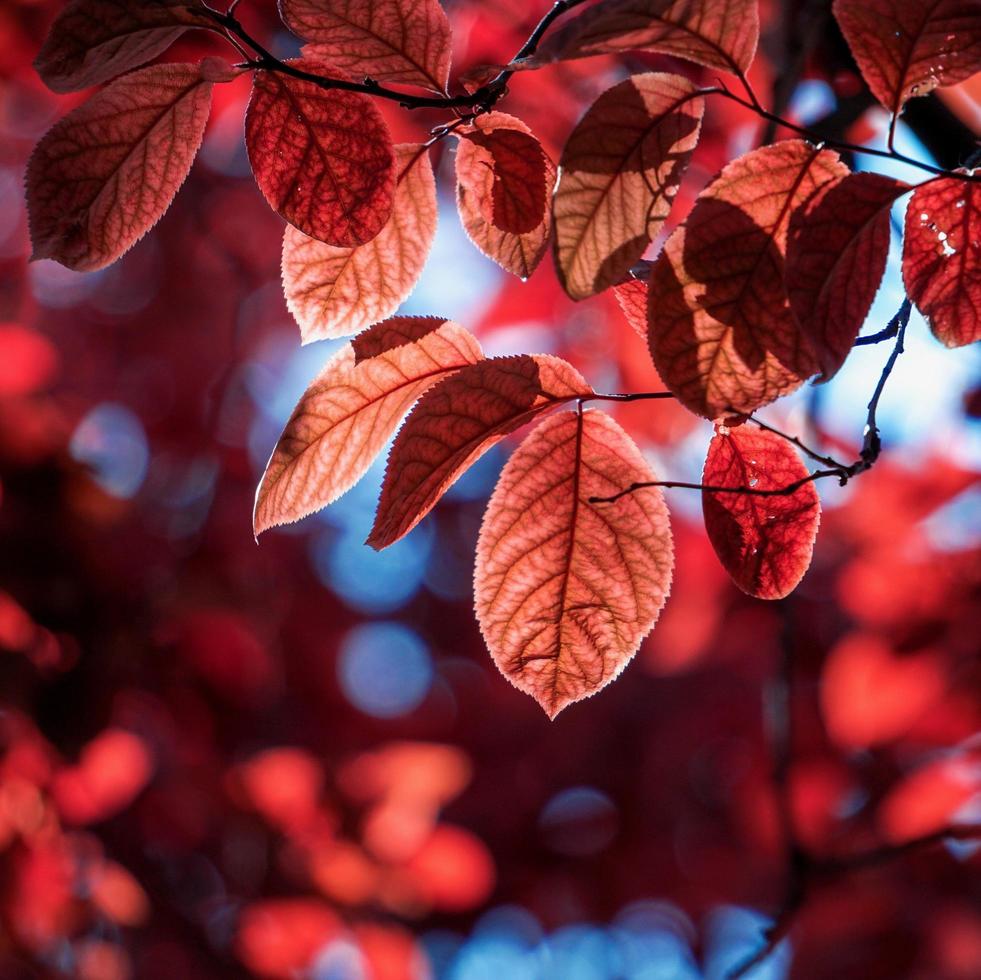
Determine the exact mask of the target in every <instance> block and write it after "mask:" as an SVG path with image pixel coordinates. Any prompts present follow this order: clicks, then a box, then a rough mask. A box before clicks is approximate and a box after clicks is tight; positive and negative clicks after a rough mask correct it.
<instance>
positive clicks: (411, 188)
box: [283, 143, 437, 343]
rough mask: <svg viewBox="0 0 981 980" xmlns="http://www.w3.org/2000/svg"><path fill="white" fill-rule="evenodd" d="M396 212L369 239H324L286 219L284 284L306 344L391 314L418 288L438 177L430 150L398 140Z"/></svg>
mask: <svg viewBox="0 0 981 980" xmlns="http://www.w3.org/2000/svg"><path fill="white" fill-rule="evenodd" d="M395 157H396V161H397V166H398V168H399V178H398V183H397V184H396V186H395V200H394V204H393V206H392V214H391V217H390V218H389V219H388V222H387V224H386V225H385V226H384V228H382V230H381V231H380V232H379V233H378V234H377V235H376V236H375V237H374V238H372V239H371V241H369V242H365V244H364V245H356V246H354V247H352V248H344V247H342V246H339V245H326V244H324V243H323V242H319V241H317V239H315V238H311V237H310V236H309V235H305V234H304V233H303V232H302V231H300V230H299V229H298V228H294V227H293V226H292V225H288V226H287V228H286V233H285V235H284V237H283V291H284V292H285V294H286V304H287V305H288V306H289V308H290V312H291V313H292V314H293V316H294V317H296V322H297V323H298V324H299V325H300V335H301V336H302V338H303V342H304V343H308V342H309V341H311V340H320V339H322V338H324V337H343V336H346V335H347V334H352V333H356V332H357V331H359V330H362V329H364V327H366V326H368V325H369V324H371V323H376V322H377V321H379V320H382V319H384V318H385V317H387V316H391V314H393V313H394V312H395V311H396V310H397V309H398V308H399V306H400V305H401V304H402V302H403V301H404V300H405V298H406V297H407V296H408V295H409V293H410V292H412V288H413V287H414V286H415V284H416V281H417V280H418V278H419V275H420V273H421V272H422V268H423V266H424V265H425V264H426V258H427V256H428V255H429V249H430V247H431V246H432V243H433V237H434V236H435V234H436V217H437V203H436V181H435V180H434V178H433V168H432V164H431V163H430V161H429V154H428V152H427V151H426V150H425V149H423V147H421V146H420V145H418V144H415V143H408V144H402V145H400V146H397V147H395Z"/></svg>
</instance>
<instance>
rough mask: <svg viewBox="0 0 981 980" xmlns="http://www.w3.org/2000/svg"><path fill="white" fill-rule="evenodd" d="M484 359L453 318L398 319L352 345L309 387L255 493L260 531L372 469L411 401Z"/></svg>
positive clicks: (322, 502)
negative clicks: (438, 382)
mask: <svg viewBox="0 0 981 980" xmlns="http://www.w3.org/2000/svg"><path fill="white" fill-rule="evenodd" d="M481 357H482V354H481V352H480V346H479V344H478V343H477V341H476V340H475V339H474V338H473V337H472V336H471V335H470V334H469V333H468V332H467V331H466V330H464V329H463V327H461V326H458V325H457V324H455V323H453V322H452V321H450V320H438V319H436V318H428V317H398V318H396V319H394V320H386V321H384V322H383V323H378V324H376V325H375V326H373V327H371V328H370V329H369V330H368V331H366V332H365V333H363V334H361V336H359V337H358V338H357V339H356V340H355V341H354V343H353V344H345V345H344V347H342V348H341V350H340V351H338V352H337V353H336V354H335V355H334V356H333V357H332V358H331V359H330V360H329V361H328V362H327V365H326V366H325V367H324V369H323V371H321V372H320V374H319V375H318V376H317V377H316V378H315V379H314V381H313V383H312V384H311V385H310V387H309V388H307V390H306V392H305V393H304V394H303V397H302V398H301V399H300V401H299V404H298V405H297V406H296V408H295V409H294V410H293V414H292V416H291V417H290V420H289V422H287V423H286V428H285V429H284V430H283V434H282V435H281V436H280V437H279V442H278V443H277V444H276V448H275V449H274V450H273V454H272V456H271V457H270V460H269V463H268V465H267V466H266V472H265V473H264V474H263V477H262V482H261V483H260V484H259V489H258V491H257V493H256V503H255V514H254V516H253V527H254V529H255V533H256V535H259V534H261V533H262V532H263V531H265V530H267V529H268V528H270V527H275V526H276V525H278V524H290V523H292V522H293V521H298V520H299V519H300V518H301V517H305V516H306V515H307V514H312V513H313V512H314V511H316V510H320V508H321V507H326V506H327V504H329V503H332V502H333V501H334V500H336V499H337V498H338V497H339V496H341V494H343V493H346V492H347V491H348V490H349V489H350V488H351V487H352V486H354V484H355V483H357V481H358V480H360V479H361V477H362V476H363V475H364V474H365V472H366V471H367V469H368V467H369V466H371V463H372V461H373V460H374V458H375V457H376V456H377V455H378V453H380V452H381V450H382V448H383V447H384V445H385V443H386V441H387V440H388V438H389V436H391V434H392V433H393V432H394V431H395V429H396V427H397V426H398V424H399V422H400V421H401V419H402V417H403V416H404V415H405V413H406V412H407V411H408V410H409V407H410V406H411V405H412V403H413V402H414V401H415V400H416V399H417V398H418V397H419V396H420V395H421V394H422V393H423V392H424V391H425V390H426V389H427V388H429V387H430V386H432V385H433V384H434V383H436V382H437V381H439V380H440V379H442V378H443V377H445V376H446V375H447V374H450V373H452V372H454V371H456V370H458V369H459V368H462V367H464V366H465V365H468V364H474V363H476V362H477V361H479V360H480V359H481Z"/></svg>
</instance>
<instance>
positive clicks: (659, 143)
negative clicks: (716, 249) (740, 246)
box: [553, 72, 704, 300]
mask: <svg viewBox="0 0 981 980" xmlns="http://www.w3.org/2000/svg"><path fill="white" fill-rule="evenodd" d="M697 91H698V90H697V89H696V88H695V86H694V85H692V83H691V82H689V81H687V80H686V79H684V78H682V77H681V76H679V75H666V74H661V73H655V72H652V73H649V74H646V75H633V76H631V77H630V78H628V79H627V80H626V81H624V82H621V83H620V84H619V85H615V86H614V87H613V88H611V89H609V90H607V91H606V92H604V93H603V94H602V95H601V96H600V97H599V98H598V99H597V100H596V102H594V103H593V105H592V106H591V107H590V109H589V111H588V112H587V113H586V115H585V116H584V117H583V118H582V120H580V122H579V124H578V125H577V126H576V128H575V129H574V130H573V131H572V135H571V136H570V137H569V140H568V142H567V143H566V145H565V149H564V150H563V151H562V159H561V160H560V161H559V167H560V169H561V173H562V179H561V180H560V181H559V186H558V189H557V190H556V193H555V200H554V206H553V211H554V218H555V265H556V269H557V271H558V275H559V280H560V281H561V283H562V286H563V288H564V289H565V291H566V292H567V293H568V294H569V296H571V297H572V298H573V299H577V300H578V299H585V298H586V297H587V296H592V295H594V294H595V293H598V292H601V291H602V290H604V289H606V288H607V287H609V286H612V285H614V284H615V283H617V282H619V281H620V280H621V279H623V277H624V275H625V274H626V272H627V270H628V269H629V268H630V267H631V266H632V265H633V264H634V263H635V262H636V261H637V260H638V259H639V258H640V257H641V255H642V254H643V252H644V250H645V249H646V248H647V246H648V245H649V244H650V242H651V240H652V239H653V238H654V237H655V236H656V235H657V233H658V232H659V231H660V229H661V226H662V225H663V224H664V219H665V218H667V216H668V212H669V211H670V209H671V202H672V201H673V200H674V196H675V194H676V193H677V191H678V187H679V185H680V183H681V178H682V175H683V174H684V172H685V169H686V168H687V166H688V161H689V159H690V158H691V153H692V151H693V150H694V149H695V144H696V143H697V142H698V133H699V128H700V126H701V121H702V112H703V110H704V103H703V101H702V99H701V98H700V97H699V96H698V95H697V94H696V93H697Z"/></svg>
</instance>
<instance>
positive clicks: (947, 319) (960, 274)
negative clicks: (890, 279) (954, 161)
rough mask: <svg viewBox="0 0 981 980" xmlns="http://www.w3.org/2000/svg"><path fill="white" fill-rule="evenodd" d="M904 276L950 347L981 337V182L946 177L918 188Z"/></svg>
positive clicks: (908, 222)
mask: <svg viewBox="0 0 981 980" xmlns="http://www.w3.org/2000/svg"><path fill="white" fill-rule="evenodd" d="M975 173H977V171H975ZM903 280H904V281H905V283H906V289H907V290H908V291H909V298H910V299H911V300H912V301H913V302H914V303H915V304H916V307H917V309H918V310H919V311H920V312H921V313H922V314H923V315H924V316H925V317H926V318H927V321H928V322H929V324H930V329H931V330H932V331H933V332H934V334H935V335H936V337H937V339H938V340H940V341H942V342H943V343H945V344H946V345H947V346H948V347H963V346H964V345H965V344H970V343H973V342H974V341H975V340H981V184H978V183H977V181H966V180H957V179H956V178H951V177H944V178H941V179H939V180H931V181H929V182H928V183H926V184H923V185H922V186H920V187H918V188H917V189H916V191H915V192H914V193H913V197H912V198H911V199H910V202H909V207H908V208H907V210H906V239H905V243H904V246H903Z"/></svg>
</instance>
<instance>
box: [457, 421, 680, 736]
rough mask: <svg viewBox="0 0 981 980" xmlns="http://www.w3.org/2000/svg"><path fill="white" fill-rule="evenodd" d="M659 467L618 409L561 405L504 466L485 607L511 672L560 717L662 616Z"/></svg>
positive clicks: (488, 544)
mask: <svg viewBox="0 0 981 980" xmlns="http://www.w3.org/2000/svg"><path fill="white" fill-rule="evenodd" d="M653 479H654V476H653V474H652V473H651V471H650V468H649V467H648V466H647V464H646V463H645V462H644V459H643V457H642V456H641V454H640V451H639V450H638V449H637V447H636V446H635V445H634V443H633V442H632V441H631V440H630V438H629V436H627V434H626V433H625V432H624V431H623V430H622V429H621V428H620V426H618V425H617V424H616V422H614V421H613V420H612V419H611V418H610V417H609V416H607V415H605V414H603V413H602V412H598V411H588V412H585V413H583V414H582V415H579V414H578V413H573V412H561V413H559V414H557V415H554V416H552V417H551V418H550V419H547V420H546V421H545V422H543V423H542V424H541V425H540V426H538V427H537V428H536V429H535V430H534V431H533V432H532V433H531V435H530V436H528V438H527V439H526V440H525V441H524V442H523V443H522V444H521V445H520V446H519V447H518V449H517V450H516V451H515V453H514V455H512V457H511V459H510V460H509V461H508V463H507V465H506V466H505V467H504V471H503V472H502V473H501V477H500V480H499V481H498V484H497V487H496V489H495V490H494V494H493V496H492V497H491V500H490V503H489V504H488V507H487V513H486V514H485V516H484V521H483V524H482V526H481V529H480V538H479V540H478V543H477V565H476V571H475V575H474V592H475V596H476V607H477V618H478V620H479V622H480V629H481V632H482V633H483V635H484V639H485V640H486V641H487V646H488V648H489V649H490V652H491V656H492V657H493V658H494V662H495V663H496V664H497V666H498V668H499V669H500V671H501V673H502V674H504V676H505V677H506V678H507V679H508V680H509V681H511V683H512V684H514V685H515V687H517V688H518V689H519V690H521V691H524V692H525V693H526V694H530V695H531V696H532V697H533V698H535V700H536V701H538V703H539V704H540V705H541V706H542V708H544V709H545V712H546V713H547V714H548V716H549V717H550V718H554V717H555V716H556V715H557V714H558V713H559V712H560V711H561V710H562V709H563V708H564V707H566V705H568V704H571V703H572V702H573V701H578V700H580V699H582V698H585V697H589V696H590V695H591V694H595V693H596V692H597V691H598V690H600V688H602V687H605V686H606V685H607V684H609V683H610V682H611V681H612V680H614V679H615V678H616V676H617V675H618V674H619V673H620V671H621V670H623V668H624V667H625V666H626V665H627V663H628V662H629V661H630V659H631V658H632V657H633V655H634V654H635V653H636V652H637V648H638V647H639V646H640V641H641V640H642V639H643V638H644V636H646V635H647V633H648V632H649V631H650V629H651V627H652V626H653V625H654V623H655V621H656V620H657V617H658V613H659V612H660V611H661V607H662V606H663V605H664V601H665V599H666V598H667V595H668V590H669V588H670V585H671V572H672V568H673V563H674V549H673V545H672V540H671V528H670V524H669V522H668V511H667V507H666V506H665V504H664V498H663V495H662V494H661V491H660V490H658V489H649V490H644V491H643V492H640V493H635V494H629V495H627V496H626V497H623V498H622V499H621V500H619V501H617V502H616V503H614V504H602V503H590V498H591V497H606V496H610V495H611V494H613V493H616V492H617V491H619V490H622V489H623V488H624V487H627V486H629V485H630V484H631V483H634V482H648V481H651V480H653Z"/></svg>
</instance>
